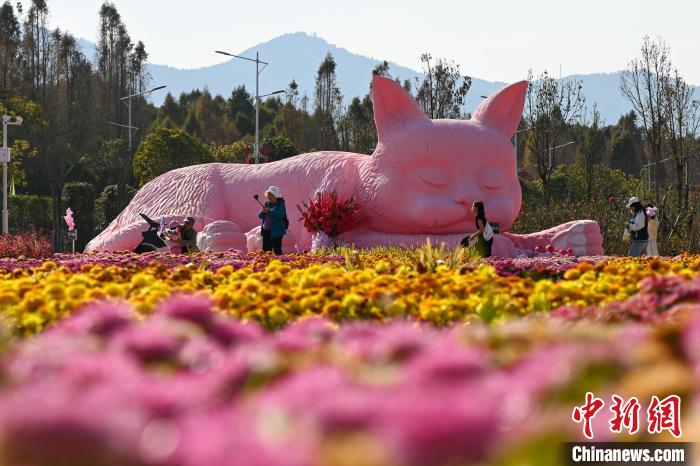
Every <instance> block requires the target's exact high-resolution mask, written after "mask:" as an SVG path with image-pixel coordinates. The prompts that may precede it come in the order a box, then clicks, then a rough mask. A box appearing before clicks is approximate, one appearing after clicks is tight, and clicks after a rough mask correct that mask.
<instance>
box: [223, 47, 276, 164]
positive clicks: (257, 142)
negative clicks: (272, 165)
mask: <svg viewBox="0 0 700 466" xmlns="http://www.w3.org/2000/svg"><path fill="white" fill-rule="evenodd" d="M215 52H216V53H219V54H221V55H226V56H227V57H234V58H240V59H241V60H248V61H252V62H254V63H255V152H254V154H253V158H254V159H255V162H256V163H259V162H260V97H266V96H268V95H272V94H279V93H281V92H284V91H275V92H272V93H271V94H265V95H260V73H262V71H263V70H264V69H265V67H266V66H267V65H269V63H268V62H265V61H262V60H260V54H259V53H258V52H255V60H253V59H252V58H248V57H241V56H240V55H234V54H232V53H228V52H223V51H221V50H215ZM261 63H262V65H263V67H262V68H260V64H261Z"/></svg>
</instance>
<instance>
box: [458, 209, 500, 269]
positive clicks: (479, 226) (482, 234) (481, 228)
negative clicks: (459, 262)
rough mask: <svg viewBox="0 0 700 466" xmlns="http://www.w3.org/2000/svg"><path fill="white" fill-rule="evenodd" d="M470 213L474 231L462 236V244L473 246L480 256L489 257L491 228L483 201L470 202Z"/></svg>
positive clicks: (491, 239) (491, 238) (491, 236)
mask: <svg viewBox="0 0 700 466" xmlns="http://www.w3.org/2000/svg"><path fill="white" fill-rule="evenodd" d="M472 213H473V214H474V216H475V219H474V222H475V223H476V231H475V232H474V233H473V234H472V235H470V236H467V237H466V238H464V239H463V240H462V242H461V244H462V246H468V247H473V248H474V249H475V250H476V251H477V252H478V254H479V255H480V256H481V257H491V248H492V247H493V228H492V227H491V224H489V222H488V220H486V211H485V209H484V203H483V202H481V201H474V203H473V204H472Z"/></svg>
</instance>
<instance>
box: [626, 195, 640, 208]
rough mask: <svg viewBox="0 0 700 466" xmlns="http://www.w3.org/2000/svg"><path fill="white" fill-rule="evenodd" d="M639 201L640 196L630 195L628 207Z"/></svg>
mask: <svg viewBox="0 0 700 466" xmlns="http://www.w3.org/2000/svg"><path fill="white" fill-rule="evenodd" d="M638 202H639V198H638V197H630V201H629V202H628V203H627V207H632V204H636V203H638Z"/></svg>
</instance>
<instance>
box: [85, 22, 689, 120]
mask: <svg viewBox="0 0 700 466" xmlns="http://www.w3.org/2000/svg"><path fill="white" fill-rule="evenodd" d="M79 43H80V45H81V47H82V49H83V51H84V53H85V55H86V56H88V57H95V44H94V43H91V42H89V41H87V40H85V39H79ZM256 51H257V52H258V53H259V54H260V59H261V60H263V61H266V62H268V63H269V65H268V66H267V67H266V68H265V69H264V71H262V72H261V73H260V94H261V95H263V94H266V93H269V92H273V91H277V90H281V89H286V88H287V86H288V84H289V82H290V81H291V80H292V79H294V80H296V82H297V84H298V85H299V96H300V97H301V96H303V95H304V94H306V95H307V96H308V97H309V100H310V102H313V93H314V85H315V78H316V71H317V70H318V66H319V65H320V64H321V62H322V61H323V59H324V57H325V56H326V54H327V53H328V52H330V53H331V54H332V55H333V57H334V58H335V62H336V65H337V67H336V75H337V79H338V86H339V87H340V90H341V92H342V93H343V96H344V97H345V102H346V103H349V101H350V100H351V99H352V98H353V97H363V96H364V95H365V94H367V92H368V91H369V81H370V79H371V73H372V69H373V68H374V67H375V66H376V65H377V64H378V63H380V62H381V61H382V60H383V59H376V58H370V57H366V56H363V55H358V54H355V53H352V52H350V51H348V50H346V49H344V48H341V47H338V46H336V45H333V44H330V43H328V42H326V41H325V40H323V39H322V38H320V37H317V36H315V35H309V34H306V33H303V32H295V33H290V34H285V35H282V36H279V37H276V38H274V39H272V40H269V41H267V42H264V43H262V44H259V45H257V46H255V47H252V48H250V49H247V50H243V51H237V50H228V52H230V53H234V54H236V55H241V56H244V57H251V58H255V53H256ZM211 53H212V54H213V53H214V50H212V51H211ZM416 53H418V52H416ZM387 58H388V57H387ZM389 63H390V68H389V72H390V73H391V75H392V76H398V77H399V78H400V79H401V81H402V82H403V80H405V79H409V80H410V81H411V82H412V84H415V78H416V77H422V74H421V73H420V72H418V71H416V70H412V69H410V68H407V67H404V66H400V65H398V64H396V63H392V62H389ZM148 67H149V71H150V73H151V76H152V78H153V81H152V83H153V85H162V84H165V85H167V86H168V91H169V92H170V93H172V94H173V96H175V97H176V98H177V96H179V95H180V93H182V92H188V91H190V90H193V89H204V88H207V89H209V92H211V93H212V94H220V95H222V96H226V97H227V96H229V95H230V94H231V91H232V90H233V88H234V87H236V86H238V85H241V84H243V85H245V87H246V89H248V90H249V91H250V92H251V94H252V93H254V92H255V64H254V63H252V62H248V61H245V60H240V59H237V58H232V59H231V60H229V61H226V62H224V63H220V64H218V65H213V66H208V67H204V68H197V69H178V68H173V67H171V66H167V65H158V64H149V65H148ZM462 71H463V72H465V71H466V72H467V73H468V70H462ZM524 74H525V73H523V75H524ZM569 77H570V78H575V79H580V80H581V81H582V82H583V91H584V93H585V95H586V100H587V103H588V104H589V106H592V105H593V103H594V102H595V103H597V104H598V109H599V110H600V114H601V117H602V118H603V119H604V121H605V122H606V123H608V124H612V123H616V122H617V120H618V119H619V118H620V116H621V115H623V114H625V113H627V112H629V111H630V110H631V105H630V104H629V102H627V101H626V100H625V99H624V98H623V97H622V95H620V90H619V87H620V72H617V73H605V74H603V73H598V74H581V75H572V76H569ZM565 78H566V77H565ZM505 85H506V83H505V82H491V81H485V80H482V79H478V78H474V79H473V80H472V88H471V89H470V90H469V93H468V94H467V97H466V103H465V109H466V110H467V111H470V112H471V111H473V110H474V109H475V108H476V106H477V105H478V104H479V102H480V101H481V96H483V95H489V94H490V93H492V92H494V91H496V90H498V89H500V88H502V87H503V86H505ZM696 90H697V92H698V95H700V87H698V86H696ZM164 98H165V92H163V91H161V92H156V93H154V94H153V95H152V96H151V100H152V101H153V103H154V104H156V105H160V104H161V103H162V102H163V99H164Z"/></svg>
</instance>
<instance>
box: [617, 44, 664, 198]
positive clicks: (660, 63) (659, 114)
mask: <svg viewBox="0 0 700 466" xmlns="http://www.w3.org/2000/svg"><path fill="white" fill-rule="evenodd" d="M670 75H671V60H670V58H669V48H668V45H667V44H666V43H665V42H664V41H663V40H662V39H661V38H657V39H651V38H650V37H649V36H645V37H644V39H643V41H642V48H641V56H640V57H638V58H634V59H633V60H631V61H630V62H629V68H628V69H627V70H625V71H623V72H622V75H621V78H620V92H621V93H622V95H623V96H624V97H625V98H626V99H627V100H629V102H630V103H631V104H632V108H633V109H634V111H635V113H636V114H637V115H639V117H640V119H641V120H642V126H643V128H644V132H645V134H646V139H647V145H648V149H649V155H650V158H651V160H652V162H653V163H654V165H655V178H654V179H655V181H654V183H655V184H654V197H655V198H656V200H657V202H659V201H660V199H661V197H660V196H661V167H660V163H661V160H662V156H661V155H662V150H663V142H664V134H663V132H664V127H665V118H664V114H665V110H664V102H665V88H666V83H667V82H668V81H669V77H670Z"/></svg>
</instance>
